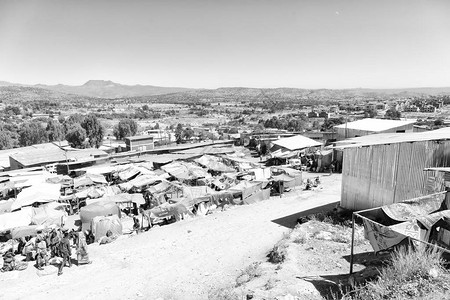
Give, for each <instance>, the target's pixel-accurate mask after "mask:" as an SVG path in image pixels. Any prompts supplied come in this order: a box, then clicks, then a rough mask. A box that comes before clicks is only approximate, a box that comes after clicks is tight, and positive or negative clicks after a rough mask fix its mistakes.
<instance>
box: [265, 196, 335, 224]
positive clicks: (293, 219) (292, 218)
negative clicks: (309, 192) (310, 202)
mask: <svg viewBox="0 0 450 300" xmlns="http://www.w3.org/2000/svg"><path fill="white" fill-rule="evenodd" d="M338 203H339V201H336V202H333V203H329V204H326V205H322V206H318V207H315V208H312V209H308V210H304V211H301V212H297V213H295V214H292V215H289V216H285V217H282V218H279V219H275V220H272V222H274V223H276V224H278V225H281V226H284V227H288V228H294V227H295V225H297V220H298V219H299V218H302V217H306V216H309V215H312V214H317V213H323V212H328V211H332V210H333V209H334V208H335V207H336V205H337V204H338Z"/></svg>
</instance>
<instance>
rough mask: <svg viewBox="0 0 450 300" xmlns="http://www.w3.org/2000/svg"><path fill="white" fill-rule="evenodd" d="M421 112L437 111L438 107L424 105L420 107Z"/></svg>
mask: <svg viewBox="0 0 450 300" xmlns="http://www.w3.org/2000/svg"><path fill="white" fill-rule="evenodd" d="M420 112H425V113H434V112H436V107H435V106H433V105H424V106H422V107H421V108H420Z"/></svg>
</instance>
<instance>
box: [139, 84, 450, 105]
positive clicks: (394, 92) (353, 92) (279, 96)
mask: <svg viewBox="0 0 450 300" xmlns="http://www.w3.org/2000/svg"><path fill="white" fill-rule="evenodd" d="M444 94H445V95H450V88H412V89H380V90H377V89H342V90H332V89H315V90H311V89H296V88H275V89H259V88H240V87H237V88H235V87H231V88H218V89H214V90H211V89H209V90H208V89H204V90H190V91H184V92H179V93H172V94H165V95H159V96H151V97H140V98H137V99H135V100H137V101H139V99H142V100H144V99H146V100H150V101H155V102H163V103H164V102H167V103H192V102H205V101H207V102H227V101H240V102H253V101H259V102H260V101H273V102H279V101H299V102H300V101H301V102H303V103H305V104H306V103H314V102H317V101H347V100H348V101H352V100H353V101H357V100H359V101H370V100H387V99H398V98H405V97H414V96H423V95H444Z"/></svg>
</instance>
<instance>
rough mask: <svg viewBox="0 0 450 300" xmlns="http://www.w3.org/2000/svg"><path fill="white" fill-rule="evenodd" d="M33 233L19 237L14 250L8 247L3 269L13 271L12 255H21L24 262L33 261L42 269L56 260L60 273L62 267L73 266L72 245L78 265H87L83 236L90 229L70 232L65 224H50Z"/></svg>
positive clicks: (87, 233)
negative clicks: (23, 257) (33, 234)
mask: <svg viewBox="0 0 450 300" xmlns="http://www.w3.org/2000/svg"><path fill="white" fill-rule="evenodd" d="M36 232H37V234H36V236H33V237H31V236H27V237H22V238H20V239H19V244H18V247H17V251H16V252H15V253H14V250H13V249H10V250H9V251H7V252H6V253H5V254H4V255H3V268H2V269H1V271H2V272H5V271H13V270H16V269H17V268H16V265H17V262H16V261H15V259H14V254H22V255H23V256H25V261H26V262H28V261H36V268H37V269H38V270H43V269H44V266H48V265H49V263H56V264H58V265H59V267H58V275H61V274H62V273H63V268H64V267H65V266H68V267H69V268H70V267H71V266H72V259H71V256H72V247H74V248H75V249H76V255H77V265H81V264H90V263H91V261H90V260H89V254H88V251H87V241H86V238H87V237H89V232H87V231H85V232H83V231H81V232H75V231H74V230H72V231H70V232H69V230H68V229H67V228H64V227H62V228H61V227H57V226H56V225H52V226H51V227H49V228H48V229H47V230H44V227H38V228H37V229H36Z"/></svg>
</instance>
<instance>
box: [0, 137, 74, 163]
mask: <svg viewBox="0 0 450 300" xmlns="http://www.w3.org/2000/svg"><path fill="white" fill-rule="evenodd" d="M67 146H68V144H67V141H61V142H52V143H43V144H36V145H32V146H26V147H20V148H14V149H5V150H0V169H9V167H10V162H9V157H10V156H14V155H15V154H17V153H21V152H28V151H33V150H38V149H39V150H43V151H53V150H55V149H61V147H64V148H65V147H67Z"/></svg>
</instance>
